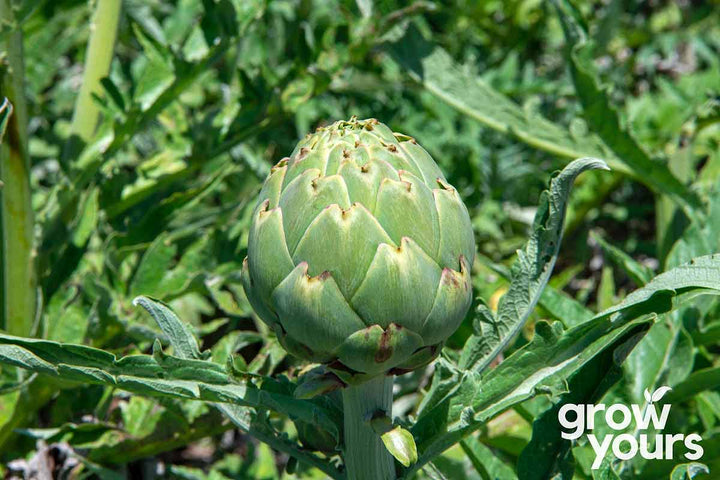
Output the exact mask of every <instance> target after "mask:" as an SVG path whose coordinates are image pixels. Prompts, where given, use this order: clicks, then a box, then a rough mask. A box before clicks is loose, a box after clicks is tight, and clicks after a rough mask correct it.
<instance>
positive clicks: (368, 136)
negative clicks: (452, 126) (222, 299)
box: [242, 118, 475, 383]
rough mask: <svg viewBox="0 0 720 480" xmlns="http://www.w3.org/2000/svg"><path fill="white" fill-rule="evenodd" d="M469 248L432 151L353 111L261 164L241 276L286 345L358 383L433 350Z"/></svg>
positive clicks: (462, 302) (468, 291) (451, 322)
mask: <svg viewBox="0 0 720 480" xmlns="http://www.w3.org/2000/svg"><path fill="white" fill-rule="evenodd" d="M474 255H475V243H474V238H473V232H472V228H471V225H470V217H469V215H468V212H467V209H466V207H465V205H464V204H463V202H462V200H461V199H460V196H459V195H458V192H457V191H456V190H455V189H454V188H453V187H451V186H450V185H449V184H448V183H447V181H446V180H445V177H444V176H443V174H442V172H441V171H440V169H439V168H438V166H437V164H436V163H435V161H434V160H433V159H432V157H431V156H430V155H429V154H428V153H427V152H426V151H425V150H424V149H423V148H422V147H421V146H420V145H418V144H417V143H416V142H415V140H414V139H412V138H410V137H408V136H405V135H401V134H398V133H393V132H392V131H391V130H390V129H389V128H388V127H387V126H386V125H384V124H382V123H379V122H378V121H377V120H375V119H369V120H356V119H354V118H353V119H351V120H349V121H340V122H336V123H334V124H332V125H330V126H328V127H324V128H320V129H318V130H317V131H316V132H315V133H314V134H311V135H308V136H307V137H306V138H305V139H303V140H302V141H301V142H300V143H299V144H298V145H297V147H296V148H295V150H294V152H293V153H292V155H291V156H290V157H289V158H285V159H283V160H281V161H280V162H279V163H278V164H277V165H275V166H274V167H273V168H272V171H271V173H270V175H269V177H268V178H267V180H266V181H265V184H264V186H263V188H262V191H261V192H260V198H259V202H258V205H257V207H256V209H255V211H254V213H253V217H252V225H251V227H250V233H249V239H248V254H247V258H246V259H245V261H244V263H243V275H242V278H243V285H244V288H245V292H246V294H247V297H248V299H249V300H250V303H251V305H252V306H253V308H254V309H255V311H256V312H257V314H258V315H259V316H260V318H261V319H262V320H263V321H264V322H265V323H267V324H268V325H270V326H271V327H272V328H273V329H274V331H275V332H276V334H277V336H278V338H279V340H280V342H281V343H282V345H283V346H284V347H285V349H286V350H288V352H290V353H291V354H293V355H296V356H298V357H301V358H303V359H307V360H309V361H312V362H318V363H323V364H326V365H327V366H328V367H329V368H330V369H331V370H332V371H333V372H335V373H336V374H338V375H339V376H340V378H342V379H343V380H344V381H346V382H348V383H361V382H364V381H366V380H368V379H370V378H373V377H375V376H377V375H380V374H387V373H403V372H406V371H409V370H413V369H415V368H418V367H420V366H423V365H425V364H427V363H428V362H429V361H431V360H432V359H433V358H435V356H436V355H437V353H438V352H439V350H440V347H441V346H442V343H443V342H444V341H445V340H446V339H447V338H448V337H449V336H450V335H451V334H452V333H453V332H454V331H455V329H456V328H457V327H458V326H459V324H460V322H461V321H462V319H463V318H464V316H465V314H466V313H467V311H468V308H469V307H470V303H471V299H472V287H471V283H470V268H471V265H472V262H473V259H474Z"/></svg>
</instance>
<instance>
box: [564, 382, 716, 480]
mask: <svg viewBox="0 0 720 480" xmlns="http://www.w3.org/2000/svg"><path fill="white" fill-rule="evenodd" d="M670 390H671V388H670V387H665V386H664V387H660V388H658V389H657V390H655V391H654V392H652V393H650V391H649V390H648V389H645V392H644V396H645V400H646V402H647V406H646V407H645V408H644V409H643V407H642V406H641V405H638V404H631V405H630V407H629V408H628V407H627V406H626V405H623V404H618V403H616V404H613V405H610V406H607V405H605V404H602V403H600V404H597V405H593V404H573V403H568V404H565V405H563V406H562V407H561V408H560V411H559V412H558V421H559V422H560V425H562V427H563V428H564V429H566V430H567V432H566V431H562V432H561V435H562V438H564V439H566V440H577V439H578V438H580V437H582V436H583V434H585V433H586V431H591V430H594V429H595V415H596V414H597V413H600V412H604V414H605V415H604V417H605V423H606V424H607V426H608V427H609V428H610V429H612V430H614V431H616V432H625V431H626V430H627V429H628V427H629V426H630V424H631V423H632V422H633V420H634V421H635V426H636V431H637V432H638V433H637V435H633V434H632V433H620V434H617V435H616V434H614V433H610V434H607V435H605V436H604V437H603V438H602V440H600V439H599V438H598V436H597V435H595V434H594V433H588V434H587V438H588V442H590V445H591V446H592V449H593V451H594V452H595V460H594V461H593V464H592V469H593V470H596V469H598V468H600V465H601V464H602V461H603V460H604V459H605V457H606V456H607V454H608V452H610V451H611V452H612V454H613V455H614V456H615V457H616V458H618V459H620V460H630V459H632V458H634V457H635V456H636V455H638V454H640V455H641V456H642V458H644V459H646V460H662V459H665V460H671V459H672V458H673V454H674V448H673V447H674V446H675V444H676V443H681V444H683V445H684V446H685V449H686V450H687V451H686V452H685V458H687V459H688V460H699V459H700V458H701V457H702V456H703V453H704V451H703V448H702V447H701V446H700V445H699V442H701V441H702V437H700V435H698V434H697V433H691V434H689V435H685V434H682V433H678V434H670V433H656V434H655V435H650V434H648V433H646V432H647V430H648V429H649V428H650V424H651V423H652V428H653V429H654V431H655V432H662V431H663V430H664V429H665V424H666V423H667V419H668V416H669V415H670V407H671V405H670V404H668V403H666V404H664V405H663V406H662V409H661V410H660V413H659V414H658V409H657V405H656V404H657V402H659V401H660V399H662V397H663V396H664V395H665V394H666V393H667V392H669V391H670ZM573 414H574V415H573ZM618 417H620V419H619V420H618ZM652 437H654V438H652Z"/></svg>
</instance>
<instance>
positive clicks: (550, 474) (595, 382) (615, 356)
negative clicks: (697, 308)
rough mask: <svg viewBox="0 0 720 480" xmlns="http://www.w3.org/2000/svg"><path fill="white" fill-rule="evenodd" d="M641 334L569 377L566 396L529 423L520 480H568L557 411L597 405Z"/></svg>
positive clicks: (567, 454) (568, 458)
mask: <svg viewBox="0 0 720 480" xmlns="http://www.w3.org/2000/svg"><path fill="white" fill-rule="evenodd" d="M644 334H645V332H639V333H638V334H636V335H634V336H631V337H629V338H627V339H622V340H620V341H619V342H616V343H615V344H613V345H612V346H610V347H609V348H607V349H605V350H604V351H603V352H602V353H601V354H599V355H597V356H596V357H595V358H593V359H592V360H591V361H590V362H588V363H587V364H586V365H584V366H583V367H582V368H581V369H579V370H577V371H576V372H575V373H574V374H573V375H572V377H571V378H570V381H569V383H568V393H566V394H565V395H563V396H562V397H561V398H560V400H559V401H558V402H557V403H556V404H555V405H553V406H552V407H551V408H549V409H548V410H546V411H545V412H543V413H542V414H541V415H540V416H539V417H538V418H537V419H536V420H535V421H534V422H533V433H532V439H531V440H530V443H528V444H527V446H526V447H525V448H524V449H523V451H522V453H521V454H520V458H519V460H518V476H519V477H521V478H523V480H525V479H527V480H535V479H537V480H540V479H545V478H554V476H555V475H556V474H562V478H566V477H567V478H571V477H572V471H573V470H574V467H573V461H572V454H571V446H572V442H571V441H570V440H566V439H564V438H562V436H561V433H562V427H561V425H560V422H559V420H558V418H559V415H558V414H559V411H560V408H562V406H563V405H565V404H568V403H573V404H590V403H597V401H598V400H599V399H601V398H602V396H603V395H604V394H605V392H607V391H608V390H609V389H610V387H612V386H613V385H614V384H616V383H617V382H618V381H619V380H620V379H621V378H622V375H623V371H622V369H621V367H620V366H621V364H622V363H623V362H624V361H625V358H627V355H628V353H630V351H631V350H632V348H633V347H634V346H635V345H636V344H637V342H638V341H640V339H642V338H643V336H644ZM568 470H569V472H568ZM568 473H569V474H568Z"/></svg>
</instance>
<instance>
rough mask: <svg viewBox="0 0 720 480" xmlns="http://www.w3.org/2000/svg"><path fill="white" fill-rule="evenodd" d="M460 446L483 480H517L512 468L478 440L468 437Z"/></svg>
mask: <svg viewBox="0 0 720 480" xmlns="http://www.w3.org/2000/svg"><path fill="white" fill-rule="evenodd" d="M460 445H461V446H462V449H463V451H464V452H465V454H466V455H467V456H468V458H469V459H470V461H471V462H472V464H473V467H475V470H476V471H477V472H478V473H479V474H480V476H481V477H482V479H483V480H517V478H518V476H517V474H516V473H515V471H514V470H513V469H512V467H510V466H509V465H507V464H506V463H505V462H503V461H502V460H500V459H499V458H498V457H497V455H495V454H494V453H493V451H492V450H490V448H488V447H487V446H485V445H483V444H482V443H481V442H480V441H479V440H477V439H476V438H474V437H468V438H466V439H465V440H463V441H462V442H460Z"/></svg>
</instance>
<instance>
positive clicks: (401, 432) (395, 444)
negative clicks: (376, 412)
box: [370, 415, 418, 467]
mask: <svg viewBox="0 0 720 480" xmlns="http://www.w3.org/2000/svg"><path fill="white" fill-rule="evenodd" d="M370 425H371V426H372V428H373V430H374V431H375V433H377V434H378V435H380V438H381V439H382V441H383V444H384V445H385V448H387V451H388V452H390V455H392V456H393V457H395V459H396V460H397V461H398V462H400V463H401V464H402V465H403V466H405V467H409V466H410V465H412V464H413V463H415V462H417V459H418V455H417V447H416V446H415V439H414V438H413V436H412V434H411V433H410V432H409V431H407V430H405V429H404V428H402V427H401V426H399V425H396V426H393V424H392V420H391V419H390V418H389V417H388V416H386V415H381V416H377V417H374V418H373V419H372V420H370Z"/></svg>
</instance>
